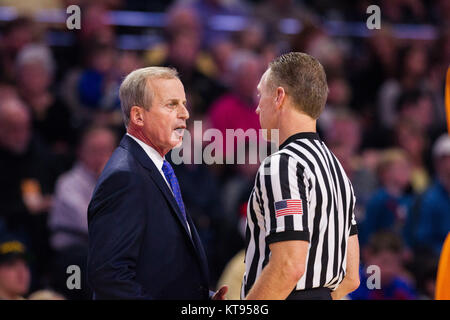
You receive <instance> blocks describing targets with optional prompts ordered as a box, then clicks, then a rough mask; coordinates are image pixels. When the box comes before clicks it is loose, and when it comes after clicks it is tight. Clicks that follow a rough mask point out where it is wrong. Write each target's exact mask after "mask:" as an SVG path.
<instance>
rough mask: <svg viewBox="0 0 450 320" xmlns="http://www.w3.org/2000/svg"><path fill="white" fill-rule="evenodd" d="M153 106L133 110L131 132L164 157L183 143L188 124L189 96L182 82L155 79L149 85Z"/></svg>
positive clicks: (129, 128) (129, 130)
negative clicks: (187, 96) (187, 105)
mask: <svg viewBox="0 0 450 320" xmlns="http://www.w3.org/2000/svg"><path fill="white" fill-rule="evenodd" d="M147 86H148V87H149V88H148V90H147V94H149V92H151V93H152V97H151V99H150V100H151V106H150V107H149V108H148V110H146V109H145V108H143V107H138V106H133V107H132V108H131V113H130V123H129V127H128V132H129V133H130V134H132V135H134V136H136V137H137V138H139V139H141V140H142V141H144V142H145V143H147V144H148V145H150V146H152V147H153V148H154V149H155V150H156V151H158V152H159V154H161V156H164V155H165V154H166V153H167V152H169V151H170V150H172V149H173V148H175V147H177V146H180V145H181V143H182V142H183V135H184V130H185V129H186V120H187V119H188V118H189V112H188V110H187V109H186V94H185V92H184V86H183V84H182V83H181V81H180V80H179V79H153V80H149V81H148V83H147Z"/></svg>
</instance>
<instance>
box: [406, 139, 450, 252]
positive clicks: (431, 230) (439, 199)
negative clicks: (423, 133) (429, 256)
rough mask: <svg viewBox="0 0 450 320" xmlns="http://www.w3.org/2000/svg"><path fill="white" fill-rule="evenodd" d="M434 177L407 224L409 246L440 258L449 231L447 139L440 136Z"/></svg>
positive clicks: (449, 149)
mask: <svg viewBox="0 0 450 320" xmlns="http://www.w3.org/2000/svg"><path fill="white" fill-rule="evenodd" d="M433 159H434V166H435V170H436V177H435V180H434V182H433V184H432V185H431V186H430V187H429V188H428V189H427V190H426V191H425V193H424V194H423V195H422V196H421V197H420V199H419V203H418V207H417V211H413V212H412V213H411V218H410V221H409V223H408V225H409V230H408V231H409V233H410V235H411V240H410V241H411V245H412V246H413V247H414V248H419V249H420V247H422V248H424V249H425V250H431V251H432V252H433V253H434V254H435V255H439V253H440V252H441V249H442V245H443V243H444V240H445V237H446V236H447V234H448V233H449V232H450V137H449V136H448V134H444V135H442V136H441V137H440V138H439V139H438V140H437V141H436V143H435V144H434V146H433Z"/></svg>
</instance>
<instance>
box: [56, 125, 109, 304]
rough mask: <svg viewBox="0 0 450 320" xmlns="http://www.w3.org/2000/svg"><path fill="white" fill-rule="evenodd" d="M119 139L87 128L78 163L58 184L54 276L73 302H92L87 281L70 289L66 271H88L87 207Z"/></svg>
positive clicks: (57, 285)
mask: <svg viewBox="0 0 450 320" xmlns="http://www.w3.org/2000/svg"><path fill="white" fill-rule="evenodd" d="M116 140H117V138H116V136H115V135H114V133H113V132H112V131H110V130H109V129H106V128H101V127H93V128H89V129H87V130H86V131H85V132H84V133H83V135H82V137H81V142H80V145H79V148H78V160H77V162H76V163H75V165H74V167H73V168H72V169H71V170H70V171H68V172H66V173H65V174H63V175H62V176H61V177H60V178H59V179H58V181H57V183H56V188H55V195H54V201H53V206H52V209H51V211H50V216H49V228H50V232H51V239H50V240H51V241H50V242H51V246H52V248H53V249H54V252H55V261H54V264H55V270H54V272H53V273H54V278H55V287H56V288H57V289H58V290H59V291H60V292H64V294H65V295H66V296H67V297H69V298H70V299H83V298H84V299H90V292H89V290H88V286H87V283H86V282H85V281H82V286H81V288H82V289H81V290H68V289H67V286H66V278H67V274H66V272H65V270H66V268H67V266H69V265H78V266H80V268H81V272H82V273H84V272H85V271H86V269H85V265H86V263H87V252H88V226H87V208H88V205H89V201H90V200H91V197H92V193H93V191H94V188H95V184H96V183H97V178H98V176H99V175H100V173H101V172H102V170H103V167H104V166H105V164H106V162H107V161H108V159H109V157H110V156H111V154H112V152H113V151H114V149H115V147H116V144H117V141H116ZM84 279H85V278H84V277H83V280H84Z"/></svg>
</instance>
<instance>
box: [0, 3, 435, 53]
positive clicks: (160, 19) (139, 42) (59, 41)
mask: <svg viewBox="0 0 450 320" xmlns="http://www.w3.org/2000/svg"><path fill="white" fill-rule="evenodd" d="M18 16H19V13H18V11H17V10H16V8H14V7H0V21H10V20H13V19H15V18H16V17H18ZM67 17H68V15H67V14H66V12H65V11H64V10H61V9H42V10H39V11H37V12H36V14H35V16H34V19H35V20H36V21H37V22H42V23H51V24H64V23H65V22H66V19H67ZM106 20H107V21H109V23H110V24H112V25H114V26H118V27H138V28H162V27H164V26H165V23H166V14H165V13H156V12H142V11H121V10H117V11H110V12H109V13H108V19H106ZM248 23H250V22H249V20H248V19H247V18H246V17H244V16H231V15H216V16H213V17H211V19H210V20H209V21H208V25H207V27H209V28H210V29H212V30H217V31H226V32H236V31H240V30H243V29H244V28H245V27H246V26H247V24H248ZM302 27H303V26H302V24H301V22H300V21H298V20H295V19H282V20H280V22H279V29H280V31H281V32H282V33H285V34H295V33H298V32H300V31H301V30H302ZM323 27H324V29H325V31H326V32H327V33H328V34H329V35H331V36H335V37H357V38H365V37H368V36H370V34H371V32H373V31H371V30H369V29H368V28H367V26H366V23H365V22H346V21H338V20H325V21H323ZM390 27H391V30H392V32H393V35H394V37H396V38H399V39H415V40H434V39H436V38H437V36H438V30H437V28H436V27H435V26H432V25H427V24H392V25H390ZM160 40H161V38H160V37H159V36H157V35H148V34H144V35H138V34H119V35H118V47H119V48H121V49H127V50H144V49H147V48H149V47H150V46H151V45H152V44H154V43H157V42H158V41H160ZM47 41H48V44H49V45H51V46H70V45H71V44H72V43H73V42H74V36H73V34H71V33H70V32H69V30H67V31H49V32H48V34H47Z"/></svg>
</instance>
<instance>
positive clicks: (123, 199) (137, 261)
mask: <svg viewBox="0 0 450 320" xmlns="http://www.w3.org/2000/svg"><path fill="white" fill-rule="evenodd" d="M187 220H188V222H189V227H190V230H191V234H192V237H191V236H190V235H189V231H188V229H187V227H186V224H185V222H184V219H183V216H182V213H181V211H180V208H179V207H178V204H177V202H176V201H175V198H174V196H173V194H172V192H171V191H170V189H169V187H168V185H167V184H166V182H165V181H164V178H163V177H162V175H161V173H160V172H159V171H158V169H157V168H156V166H155V165H154V163H153V162H152V161H151V159H150V158H149V157H148V155H147V154H146V153H145V151H144V150H143V149H142V148H141V146H139V144H138V143H137V142H136V141H134V140H133V139H132V138H130V137H129V136H127V135H125V136H124V137H123V139H122V141H121V142H120V145H119V147H118V148H117V149H116V150H115V151H114V153H113V155H112V156H111V158H110V160H109V161H108V163H107V164H106V166H105V168H104V170H103V172H102V174H101V176H100V178H99V180H98V182H97V186H96V187H95V190H94V194H93V196H92V200H91V202H90V204H89V208H88V226H89V255H88V272H87V273H88V283H89V285H90V286H91V288H92V290H93V292H94V299H208V297H209V296H210V294H209V289H208V278H209V275H208V266H207V262H206V256H205V252H204V250H203V247H202V244H201V242H200V238H199V236H198V234H197V231H196V229H195V226H194V224H193V222H192V220H191V218H190V217H189V215H188V214H187Z"/></svg>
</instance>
